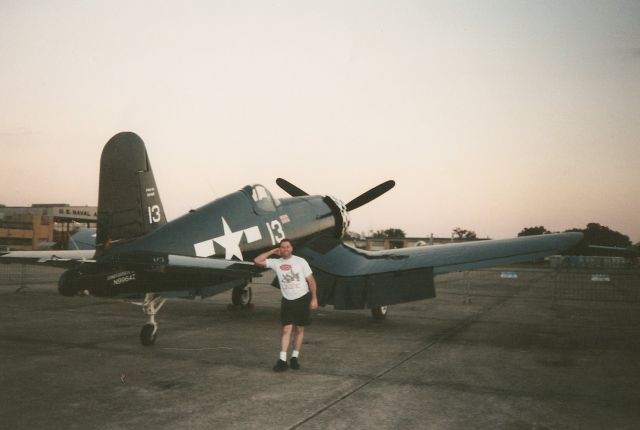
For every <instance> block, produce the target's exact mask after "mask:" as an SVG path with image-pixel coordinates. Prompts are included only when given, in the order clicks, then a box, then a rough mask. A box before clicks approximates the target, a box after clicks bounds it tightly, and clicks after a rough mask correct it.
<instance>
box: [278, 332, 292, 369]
mask: <svg viewBox="0 0 640 430" xmlns="http://www.w3.org/2000/svg"><path fill="white" fill-rule="evenodd" d="M292 327H293V324H287V325H283V326H282V337H281V338H280V354H282V353H283V352H284V353H285V354H286V353H287V351H288V350H289V344H290V343H291V329H292ZM284 360H285V361H286V360H287V359H286V355H285V359H284Z"/></svg>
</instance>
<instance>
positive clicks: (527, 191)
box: [0, 0, 640, 241]
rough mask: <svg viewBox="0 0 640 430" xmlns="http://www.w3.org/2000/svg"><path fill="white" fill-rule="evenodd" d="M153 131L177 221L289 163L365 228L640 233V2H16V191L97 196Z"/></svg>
mask: <svg viewBox="0 0 640 430" xmlns="http://www.w3.org/2000/svg"><path fill="white" fill-rule="evenodd" d="M124 130H129V131H134V132H136V133H138V134H139V135H140V136H141V137H142V139H144V141H145V143H146V144H147V151H148V153H149V156H150V158H151V163H152V165H153V169H154V172H155V176H156V180H157V182H158V186H159V189H160V194H161V196H162V199H163V203H164V206H165V210H166V211H167V215H168V216H169V218H170V219H171V218H175V217H177V216H179V215H181V214H182V213H184V212H186V211H187V210H189V209H190V208H195V207H198V206H201V205H203V204H205V203H207V202H208V201H210V200H213V199H215V198H217V197H219V196H222V195H224V194H227V193H229V192H233V191H236V190H237V189H239V188H241V187H242V186H244V185H246V184H249V183H262V184H264V185H266V186H267V187H268V188H269V189H271V191H272V192H273V193H274V195H276V196H284V195H285V193H284V192H282V191H280V190H279V189H278V188H277V186H276V185H275V178H276V177H278V176H282V177H285V178H287V179H288V180H290V181H291V182H293V183H295V184H297V185H298V186H299V187H301V188H302V189H304V190H307V191H309V192H310V193H312V194H332V195H335V196H338V197H340V198H342V199H343V200H344V201H345V202H346V201H348V200H350V199H351V198H353V197H355V196H356V195H358V194H360V193H361V192H363V191H365V190H367V189H369V188H370V187H372V186H374V185H377V184H378V183H380V182H382V181H384V180H386V179H395V180H396V182H397V185H396V188H395V189H394V190H392V191H391V192H389V193H388V194H386V195H384V196H383V197H381V198H379V199H378V200H376V201H375V202H372V203H370V204H369V205H367V206H365V207H363V208H360V209H358V210H355V211H354V212H353V213H352V214H351V219H352V230H354V231H358V232H362V231H368V230H370V229H374V230H375V229H384V228H388V227H399V228H402V229H404V230H405V231H406V232H407V233H408V234H409V235H412V236H426V235H428V234H429V233H434V234H435V235H437V236H449V235H450V233H451V230H452V229H453V228H454V227H457V226H460V227H463V228H467V229H472V230H475V231H476V232H477V234H478V235H479V236H482V237H485V236H490V237H492V238H504V237H513V236H515V235H516V234H517V233H518V232H519V231H520V230H521V229H522V228H523V227H526V226H534V225H544V226H545V227H547V228H548V229H550V230H553V231H558V230H565V229H568V228H572V227H581V228H582V227H584V226H585V225H586V224H587V223H588V222H599V223H601V224H604V225H607V226H609V227H611V228H613V229H615V230H618V231H621V232H622V233H624V234H627V235H629V236H631V238H632V240H633V241H638V240H640V180H639V179H640V175H639V174H638V172H640V2H639V1H629V2H618V1H599V0H598V1H593V2H589V1H548V2H543V1H528V2H517V1H512V0H505V1H477V2H476V1H460V2H453V1H442V2H430V1H385V2H380V1H351V2H349V1H336V2H331V1H321V2H320V1H315V2H303V1H297V0H292V1H251V2H243V1H228V2H221V1H202V2H182V1H181V2H178V1H175V2H158V1H148V2H136V1H122V2H119V1H108V2H106V1H95V2H90V1H55V2H51V1H25V0H18V1H13V0H0V203H3V204H6V205H16V206H18V205H28V204H31V203H38V202H68V203H70V204H73V205H83V204H88V205H95V204H97V190H98V165H99V158H100V152H101V150H102V146H103V145H104V143H105V142H106V141H107V140H108V139H109V138H110V137H111V136H112V135H114V134H116V133H117V132H119V131H124Z"/></svg>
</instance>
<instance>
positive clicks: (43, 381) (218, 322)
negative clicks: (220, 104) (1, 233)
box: [0, 265, 640, 429]
mask: <svg viewBox="0 0 640 430" xmlns="http://www.w3.org/2000/svg"><path fill="white" fill-rule="evenodd" d="M592 272H593V270H591V271H590V270H583V271H575V272H571V273H565V274H560V275H558V274H557V273H554V272H551V271H550V270H546V269H543V270H514V269H504V270H492V271H480V272H471V273H469V274H466V275H465V274H450V275H445V276H442V277H438V278H436V291H437V297H436V298H435V299H431V300H424V301H420V302H414V303H408V304H403V305H396V306H391V307H390V309H389V314H388V316H387V318H386V320H385V321H383V322H375V321H373V320H372V319H371V316H370V313H369V311H366V310H363V311H336V310H334V309H332V308H331V307H326V308H321V309H320V310H319V311H318V312H317V313H315V315H314V316H313V323H312V325H311V326H310V327H308V328H307V335H306V340H305V343H304V346H303V349H302V352H301V355H300V363H301V365H302V369H300V370H298V371H293V370H289V371H287V372H283V373H274V372H273V371H272V370H271V368H272V366H273V365H274V363H275V361H276V360H277V358H278V350H279V346H278V345H279V332H280V326H279V319H278V317H279V291H278V290H276V289H274V288H272V287H270V286H269V285H267V282H268V279H261V280H258V281H257V282H256V283H255V284H253V286H252V290H253V303H254V305H255V306H254V308H253V309H252V310H242V311H239V310H229V309H228V306H227V305H228V303H229V302H230V299H231V294H230V292H227V293H223V294H221V295H218V296H216V297H213V298H210V299H207V300H200V299H197V300H180V299H170V300H169V301H168V302H167V303H166V304H165V306H164V307H163V308H162V310H161V311H160V313H159V314H158V316H157V321H158V322H159V324H160V331H159V335H158V339H157V342H156V344H155V345H154V346H151V347H147V346H142V345H141V344H140V342H139V337H138V335H139V331H140V329H141V327H142V325H143V324H144V322H145V319H146V318H145V316H144V315H143V313H142V312H141V309H140V307H138V306H134V305H131V304H129V303H124V302H121V301H115V300H107V299H100V298H93V297H72V298H66V297H62V296H60V295H58V293H57V291H56V284H55V282H56V280H57V276H58V275H59V273H60V272H59V271H57V270H55V269H44V270H41V271H39V272H37V275H34V276H26V277H25V271H24V269H22V268H20V267H19V266H14V265H8V266H4V267H3V268H2V271H0V428H6V429H47V428H65V429H143V428H145V429H146V428H154V429H180V428H184V429H211V428H222V429H226V428H234V429H293V428H300V429H361V428H376V429H413V428H421V429H487V428H508V429H556V428H563V429H564V428H569V429H602V428H608V429H612V428H616V429H617V428H620V429H625V428H628V429H636V428H638V423H639V422H640V408H639V407H638V405H639V404H640V386H639V383H640V340H639V339H640V337H639V336H638V333H640V312H639V310H640V299H639V292H638V290H639V289H640V273H639V272H638V271H635V272H630V271H626V272H619V273H618V272H615V273H607V275H610V277H609V280H608V281H606V280H605V278H603V277H599V278H598V277H595V278H594V277H593V276H592V275H593V274H594V273H592ZM600 272H602V271H600ZM505 273H506V275H505ZM513 273H516V276H517V277H514V275H513ZM598 274H600V275H601V274H602V273H598Z"/></svg>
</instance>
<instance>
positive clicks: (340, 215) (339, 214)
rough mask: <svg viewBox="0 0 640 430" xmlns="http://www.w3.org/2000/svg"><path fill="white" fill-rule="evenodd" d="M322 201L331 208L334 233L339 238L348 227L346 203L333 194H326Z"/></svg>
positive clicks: (345, 232)
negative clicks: (334, 223)
mask: <svg viewBox="0 0 640 430" xmlns="http://www.w3.org/2000/svg"><path fill="white" fill-rule="evenodd" d="M324 201H325V203H326V204H327V205H328V206H329V207H330V208H331V213H332V214H333V217H334V218H335V220H336V228H335V235H336V237H337V238H341V237H343V236H344V235H345V234H347V230H348V229H349V222H350V220H349V211H348V210H347V205H345V204H344V202H343V201H342V200H340V199H339V198H337V197H334V196H326V197H325V198H324Z"/></svg>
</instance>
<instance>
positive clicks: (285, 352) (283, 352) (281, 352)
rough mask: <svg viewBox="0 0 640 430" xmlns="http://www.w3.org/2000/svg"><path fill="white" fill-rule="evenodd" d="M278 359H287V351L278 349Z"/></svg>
mask: <svg viewBox="0 0 640 430" xmlns="http://www.w3.org/2000/svg"><path fill="white" fill-rule="evenodd" d="M280 360H282V361H287V351H280Z"/></svg>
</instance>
